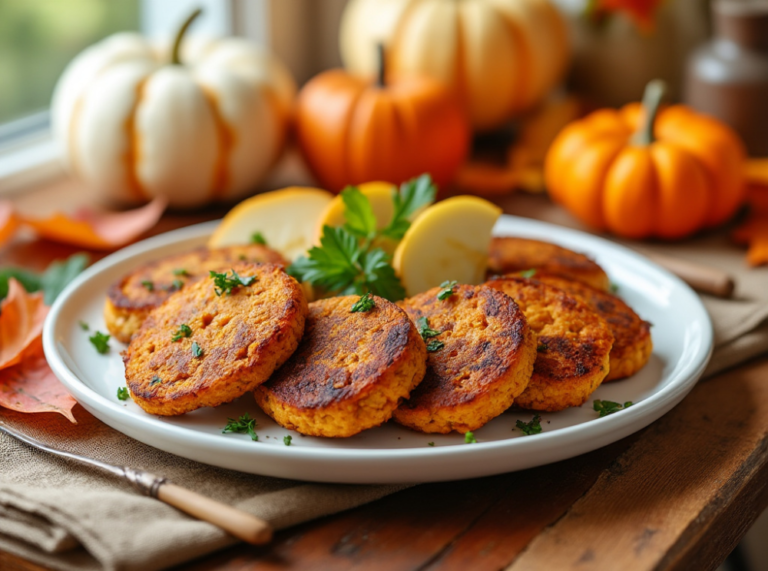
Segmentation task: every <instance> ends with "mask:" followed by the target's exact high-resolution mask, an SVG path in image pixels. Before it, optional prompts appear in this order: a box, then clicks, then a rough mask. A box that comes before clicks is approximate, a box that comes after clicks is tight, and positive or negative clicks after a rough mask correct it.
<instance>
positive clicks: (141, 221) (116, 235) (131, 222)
mask: <svg viewBox="0 0 768 571" xmlns="http://www.w3.org/2000/svg"><path fill="white" fill-rule="evenodd" d="M167 204H168V201H167V200H166V199H165V198H156V199H154V200H153V201H152V202H150V203H149V204H147V205H145V206H142V207H141V208H136V209H134V210H128V211H126V212H95V211H92V210H89V209H87V208H83V209H80V210H79V211H77V212H75V214H73V215H67V214H62V213H60V212H56V213H54V214H53V215H52V216H50V217H48V218H43V219H37V218H28V217H20V218H21V221H22V222H23V223H25V224H28V225H29V226H31V227H32V228H34V229H35V231H36V232H37V233H38V234H39V235H40V236H42V237H43V238H47V239H48V240H53V241H54V242H61V243H63V244H71V245H73V246H79V247H82V248H90V249H94V250H112V249H114V248H117V247H119V246H124V245H125V244H127V243H129V242H131V241H133V240H134V239H136V238H138V237H139V236H140V235H141V234H143V233H144V232H146V231H147V230H149V229H150V228H152V227H153V226H154V225H155V224H157V221H158V220H159V219H160V216H162V214H163V211H165V207H166V205H167Z"/></svg>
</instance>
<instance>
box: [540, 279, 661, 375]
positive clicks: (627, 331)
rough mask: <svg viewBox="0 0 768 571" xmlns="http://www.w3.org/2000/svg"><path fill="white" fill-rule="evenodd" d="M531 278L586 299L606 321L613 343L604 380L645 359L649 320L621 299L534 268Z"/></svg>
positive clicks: (632, 368)
mask: <svg viewBox="0 0 768 571" xmlns="http://www.w3.org/2000/svg"><path fill="white" fill-rule="evenodd" d="M533 279H534V280H536V281H540V282H543V283H545V284H549V285H551V286H555V287H558V288H560V289H562V290H564V291H565V292H567V293H569V294H570V295H572V296H574V297H577V298H579V299H581V300H583V301H585V302H587V304H588V305H589V306H590V307H591V308H592V309H594V310H595V311H596V312H597V313H598V315H600V316H601V317H602V318H603V319H605V321H606V322H607V323H608V328H609V329H610V330H611V333H612V334H613V347H612V348H611V370H610V371H609V372H608V376H607V377H606V378H605V380H604V381H603V382H604V383H605V382H608V381H614V380H616V379H623V378H625V377H629V376H631V375H634V374H635V373H636V372H638V371H639V370H640V369H642V368H643V367H644V366H645V364H646V363H647V362H648V359H649V358H650V356H651V352H652V351H653V341H652V340H651V324H650V323H648V322H647V321H643V320H642V319H640V317H639V316H638V315H637V313H635V312H634V311H633V310H632V308H631V307H629V306H628V305H627V304H626V303H624V301H623V300H621V299H620V298H618V297H616V296H615V295H613V294H611V293H608V292H604V291H601V290H599V289H595V288H593V287H590V286H588V285H586V284H583V283H581V282H577V281H575V280H569V279H566V278H561V277H559V276H555V275H552V274H547V273H545V272H538V271H537V272H536V273H535V274H534V275H533Z"/></svg>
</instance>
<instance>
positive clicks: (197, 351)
mask: <svg viewBox="0 0 768 571" xmlns="http://www.w3.org/2000/svg"><path fill="white" fill-rule="evenodd" d="M192 354H193V355H194V356H195V359H199V358H200V357H202V356H203V349H202V347H200V345H198V344H197V341H193V342H192Z"/></svg>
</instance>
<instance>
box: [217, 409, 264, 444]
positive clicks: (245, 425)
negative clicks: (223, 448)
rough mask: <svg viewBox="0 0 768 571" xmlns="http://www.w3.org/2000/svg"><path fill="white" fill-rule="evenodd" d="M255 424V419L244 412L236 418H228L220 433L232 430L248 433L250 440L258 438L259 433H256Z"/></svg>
mask: <svg viewBox="0 0 768 571" xmlns="http://www.w3.org/2000/svg"><path fill="white" fill-rule="evenodd" d="M256 426H257V425H256V419H255V418H251V415H250V414H249V413H247V412H246V413H245V414H244V415H243V416H241V417H240V418H238V419H237V420H235V419H234V418H228V419H227V425H226V426H225V427H224V430H222V431H221V433H222V434H227V433H231V432H234V433H238V434H248V435H249V436H250V437H251V440H254V441H255V440H258V439H259V435H258V434H256Z"/></svg>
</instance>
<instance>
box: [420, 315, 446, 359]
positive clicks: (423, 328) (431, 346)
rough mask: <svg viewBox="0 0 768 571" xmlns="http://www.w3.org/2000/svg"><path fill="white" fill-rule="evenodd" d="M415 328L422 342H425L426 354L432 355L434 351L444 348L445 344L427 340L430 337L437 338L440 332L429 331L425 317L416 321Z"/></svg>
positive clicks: (427, 320)
mask: <svg viewBox="0 0 768 571" xmlns="http://www.w3.org/2000/svg"><path fill="white" fill-rule="evenodd" d="M416 326H417V327H418V328H419V335H421V338H422V339H424V341H427V351H428V352H430V353H434V352H435V351H439V350H440V349H442V348H443V347H445V343H443V342H442V341H438V340H437V339H433V340H432V341H429V339H432V337H437V336H438V335H440V333H442V331H437V330H436V329H431V328H430V327H429V319H427V318H426V317H420V318H419V319H418V320H417V321H416Z"/></svg>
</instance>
